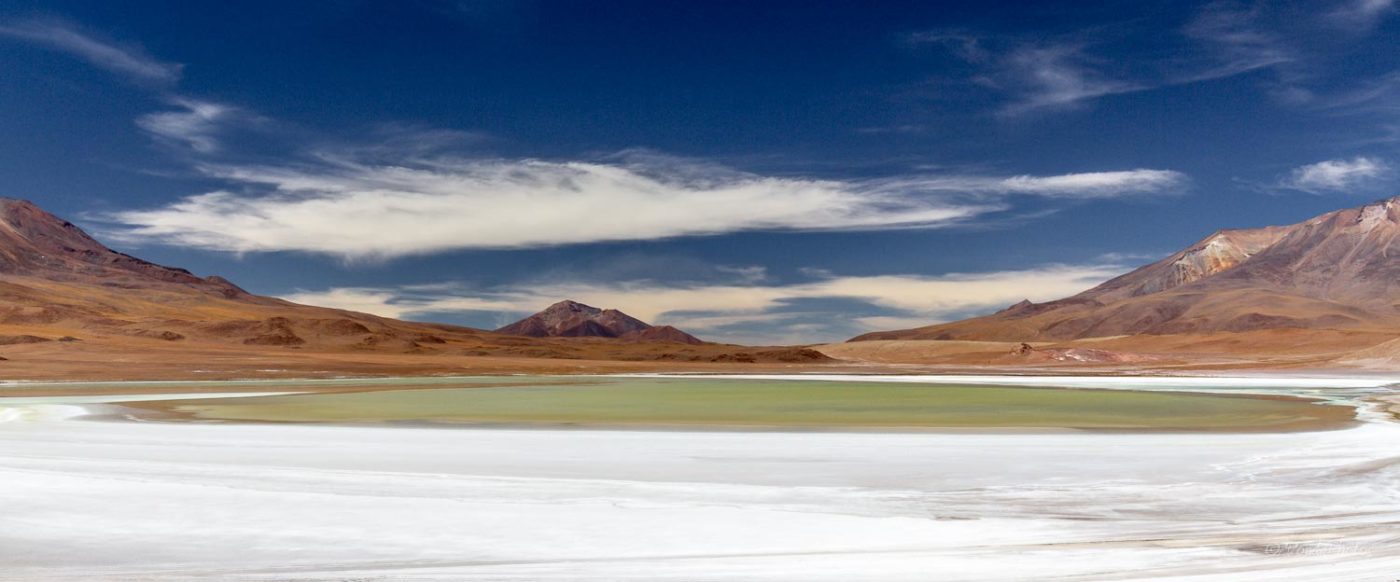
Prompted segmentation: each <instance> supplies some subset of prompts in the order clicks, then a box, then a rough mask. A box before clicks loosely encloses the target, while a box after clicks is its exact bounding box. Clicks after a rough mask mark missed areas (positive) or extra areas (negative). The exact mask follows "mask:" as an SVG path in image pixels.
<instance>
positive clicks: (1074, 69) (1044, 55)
mask: <svg viewBox="0 0 1400 582" xmlns="http://www.w3.org/2000/svg"><path fill="white" fill-rule="evenodd" d="M1003 67H1005V70H1004V72H1003V73H1002V76H1003V78H1005V79H1008V80H1010V81H1011V82H1012V83H1013V84H1015V85H1016V87H1015V88H1013V90H1015V91H1017V92H1018V93H1020V95H1021V96H1020V99H1019V100H1018V101H1017V102H1015V103H1012V104H1011V105H1009V106H1008V107H1007V108H1005V109H1003V110H1002V113H1004V114H1009V115H1016V114H1021V113H1026V112H1029V111H1034V110H1038V109H1062V108H1068V107H1073V106H1075V105H1077V104H1079V103H1080V102H1082V101H1087V100H1092V99H1097V98H1099V97H1104V96H1107V95H1116V94H1120V93H1132V92H1135V91H1142V90H1144V89H1147V88H1149V87H1147V86H1144V85H1141V84H1138V83H1134V82H1129V81H1122V80H1117V79H1111V78H1107V77H1104V76H1103V75H1102V74H1101V73H1099V72H1098V71H1096V70H1094V68H1093V67H1092V66H1091V64H1090V62H1089V59H1088V58H1087V57H1086V56H1085V55H1084V53H1083V50H1082V48H1081V47H1079V46H1077V45H1070V44H1056V45H1045V46H1033V47H1023V48H1021V49H1018V50H1016V51H1014V52H1012V53H1011V54H1010V55H1008V56H1007V58H1006V59H1005V62H1004V63H1003Z"/></svg>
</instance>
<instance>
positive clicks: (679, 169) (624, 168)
mask: <svg viewBox="0 0 1400 582" xmlns="http://www.w3.org/2000/svg"><path fill="white" fill-rule="evenodd" d="M191 123H192V124H193V126H195V127H197V126H198V122H191ZM171 125H172V127H174V128H183V125H182V124H181V123H178V122H176V123H172V124H171ZM172 134H173V135H181V134H180V133H179V130H178V129H176V130H175V131H174V132H172ZM194 135H195V137H197V136H198V132H197V131H196V132H195V134H194ZM658 160H660V161H658ZM200 168H201V170H202V171H203V172H204V173H206V174H207V175H210V176H213V177H216V178H220V179H223V180H226V181H229V182H231V183H235V184H238V185H240V186H241V187H240V189H239V191H238V192H233V191H216V192H210V193H206V194H200V195H196V196H190V197H187V198H184V199H181V200H178V201H176V202H174V203H171V204H169V205H167V206H164V207H161V208H156V209H151V210H133V211H124V212H118V213H115V214H112V215H111V216H110V219H111V220H112V221H113V222H116V223H119V224H121V225H124V226H125V228H124V229H123V230H121V231H119V232H116V233H112V234H113V235H114V236H116V237H118V238H120V239H122V240H125V241H128V242H159V243H165V244H174V245H182V246H189V247H195V248H202V249H212V250H220V251H230V252H238V253H247V252H268V251H302V252H311V253H322V254H329V255H335V256H340V257H344V258H347V259H378V258H391V257H398V256H405V255H414V254H426V253H434V252H441V251H448V250H453V249H509V248H532V247H543V246H552V245H568V244H579V243H592V242H602V241H628V240H653V239H660V238H666V237H677V236H691V235H711V234H722V233H730V232H739V231H757V230H767V231H775V230H835V229H852V230H870V229H886V228H933V227H942V226H949V225H954V224H959V223H962V222H965V221H967V220H969V219H972V218H974V217H976V216H978V215H981V214H985V213H988V212H994V211H998V210H1004V209H1006V208H1008V204H1007V202H1006V201H1005V199H1004V198H1005V197H1006V196H1008V195H1013V194H1019V195H1034V196H1044V197H1052V198H1105V197H1113V196H1131V195H1143V194H1154V193H1164V192H1170V191H1172V190H1173V189H1174V188H1176V187H1178V186H1180V185H1181V184H1183V183H1184V182H1185V177H1184V176H1182V175H1181V174H1178V173H1176V172H1169V171H1163V170H1131V171H1123V172H1101V173H1083V174H1067V175H1063V176H1042V177H1035V176H1015V177H982V176H914V177H904V178H898V179H884V180H863V181H852V180H832V179H816V178H788V177H770V176H761V175H757V174H750V173H744V172H739V171H735V170H731V169H728V168H723V167H718V166H713V165H706V164H696V163H689V162H684V161H681V160H675V159H672V158H662V157H659V156H652V157H649V158H645V159H643V160H642V161H641V162H636V161H633V162H621V163H594V162H554V161H544V160H530V159H526V160H499V159H495V160H479V159H454V158H435V159H404V160H401V161H400V162H399V163H397V164H393V165H387V164H385V163H375V164H371V163H365V162H359V161H355V160H351V159H345V158H330V157H325V156H322V157H321V158H320V159H319V161H316V162H314V163H311V164H310V165H305V166H220V165H205V166H201V167H200ZM250 192H251V193H250Z"/></svg>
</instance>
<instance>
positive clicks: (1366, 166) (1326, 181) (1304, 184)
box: [1280, 157, 1390, 194]
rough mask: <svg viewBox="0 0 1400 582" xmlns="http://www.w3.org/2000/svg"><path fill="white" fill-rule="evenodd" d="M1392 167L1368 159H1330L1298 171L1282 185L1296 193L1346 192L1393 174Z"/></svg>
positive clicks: (1376, 160) (1283, 181)
mask: <svg viewBox="0 0 1400 582" xmlns="http://www.w3.org/2000/svg"><path fill="white" fill-rule="evenodd" d="M1389 173H1390V167H1389V166H1388V165H1386V164H1385V162H1383V161H1381V160H1378V159H1375V158H1367V157H1356V158H1352V159H1350V160H1327V161H1324V162H1318V163H1316V164H1308V165H1306V166H1301V167H1298V168H1295V169H1294V170H1293V172H1292V173H1290V174H1289V176H1288V177H1287V178H1285V179H1283V180H1282V181H1281V183H1280V186H1282V187H1284V188H1289V189H1292V190H1302V191H1304V192H1311V193H1314V194H1317V193H1322V192H1346V191H1348V190H1353V189H1356V188H1362V187H1365V186H1367V185H1368V184H1370V183H1372V182H1373V181H1374V180H1377V179H1379V178H1382V177H1384V176H1387V175H1389Z"/></svg>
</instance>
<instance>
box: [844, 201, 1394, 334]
mask: <svg viewBox="0 0 1400 582" xmlns="http://www.w3.org/2000/svg"><path fill="white" fill-rule="evenodd" d="M1270 329H1315V330H1316V329H1328V330H1356V331H1367V332H1377V333H1388V332H1395V331H1400V197H1397V198H1391V199H1388V200H1382V201H1378V202H1375V203H1372V204H1367V205H1365V206H1362V207H1359V208H1350V209H1345V210H1338V211H1335V212H1329V213H1327V214H1323V215H1321V216H1318V217H1315V218H1313V219H1311V220H1307V221H1305V222H1301V223H1298V224H1294V225H1290V226H1277V227H1267V228H1258V229H1248V230H1222V231H1219V232H1216V233H1214V234H1212V235H1210V236H1208V237H1206V238H1205V239H1203V240H1201V241H1199V242H1197V243H1196V244H1193V245H1191V246H1189V247H1187V248H1185V249H1183V250H1181V251H1180V252H1177V253H1175V254H1173V255H1171V256H1169V257H1167V258H1165V259H1162V260H1160V261H1158V262H1156V263H1153V264H1151V265H1147V266H1145V267H1142V268H1140V269H1137V270H1135V271H1132V272H1130V273H1128V274H1125V275H1122V276H1120V277H1117V278H1115V279H1112V280H1110V281H1108V282H1105V283H1103V284H1102V285H1099V286H1097V287H1094V288H1093V289H1090V290H1088V291H1085V292H1083V293H1080V294H1078V295H1075V296H1072V297H1068V298H1065V299H1060V300H1057V301H1050V302H1046V303H1040V304H1035V303H1030V302H1028V301H1027V302H1021V303H1018V304H1016V305H1013V306H1011V307H1009V308H1007V309H1005V310H1002V311H1000V312H998V313H995V314H992V315H988V316H985V317H979V318H975V319H969V320H964V321H959V322H953V323H946V324H940V325H931V326H928V327H921V328H916V329H908V330H899V331H889V332H877V333H871V334H866V335H863V336H860V337H857V338H854V340H853V341H862V340H887V339H933V340H991V341H1013V342H1019V341H1062V340H1074V339H1084V338H1102V337H1109V336H1123V335H1133V334H1150V335H1170V334H1182V333H1210V332H1242V331H1255V330H1270Z"/></svg>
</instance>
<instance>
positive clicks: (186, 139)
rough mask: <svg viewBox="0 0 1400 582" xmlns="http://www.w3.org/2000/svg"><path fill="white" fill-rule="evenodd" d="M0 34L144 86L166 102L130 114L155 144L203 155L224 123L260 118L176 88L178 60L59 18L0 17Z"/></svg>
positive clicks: (238, 123) (250, 122)
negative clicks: (157, 108) (137, 114)
mask: <svg viewBox="0 0 1400 582" xmlns="http://www.w3.org/2000/svg"><path fill="white" fill-rule="evenodd" d="M0 38H10V39H14V40H18V41H21V42H27V43H30V44H34V45H37V46H42V47H46V48H49V49H53V50H57V51H60V52H62V53H65V54H68V55H70V56H72V57H74V58H77V59H79V60H82V61H84V62H87V63H88V64H90V65H92V66H94V67H97V68H99V69H102V70H105V71H108V72H110V73H113V74H116V75H119V76H121V77H123V78H125V79H127V80H130V81H133V82H136V83H137V84H139V85H143V86H145V87H146V88H147V89H149V90H151V92H152V93H153V94H154V95H155V96H156V97H157V98H158V99H160V100H161V101H163V102H165V103H166V104H168V105H169V106H170V107H172V109H171V110H168V111H160V112H155V113H149V114H146V115H142V116H140V117H139V118H137V119H136V126H137V127H138V128H140V129H141V130H142V131H144V132H146V133H147V134H148V135H150V136H151V137H152V138H153V139H155V140H156V141H158V142H161V143H165V144H170V145H175V146H179V147H182V148H188V149H189V150H190V151H192V152H194V153H197V154H209V153H213V152H215V151H217V150H218V149H219V147H220V137H221V136H222V135H223V134H224V133H226V132H227V131H228V130H229V129H230V128H232V127H236V126H242V127H245V128H246V127H250V126H252V125H253V122H258V121H260V120H261V118H259V117H258V116H256V115H254V114H253V113H251V112H249V111H247V110H245V109H242V108H239V107H234V106H231V105H228V104H224V103H218V102H215V101H209V100H204V99H196V98H193V97H189V96H187V95H182V94H180V93H179V92H177V87H176V86H177V85H178V84H179V81H180V77H181V73H182V72H183V69H184V65H182V64H179V63H171V62H166V61H162V60H160V59H157V58H155V57H153V56H151V55H150V54H148V53H147V52H146V51H145V50H144V49H142V48H140V47H139V46H136V45H133V44H128V43H118V42H115V41H108V40H102V39H100V38H99V37H98V36H96V35H94V34H92V33H88V32H84V31H81V30H80V29H79V28H78V27H76V26H74V25H72V24H69V23H66V22H63V21H58V20H25V21H18V22H12V23H3V22H0Z"/></svg>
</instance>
